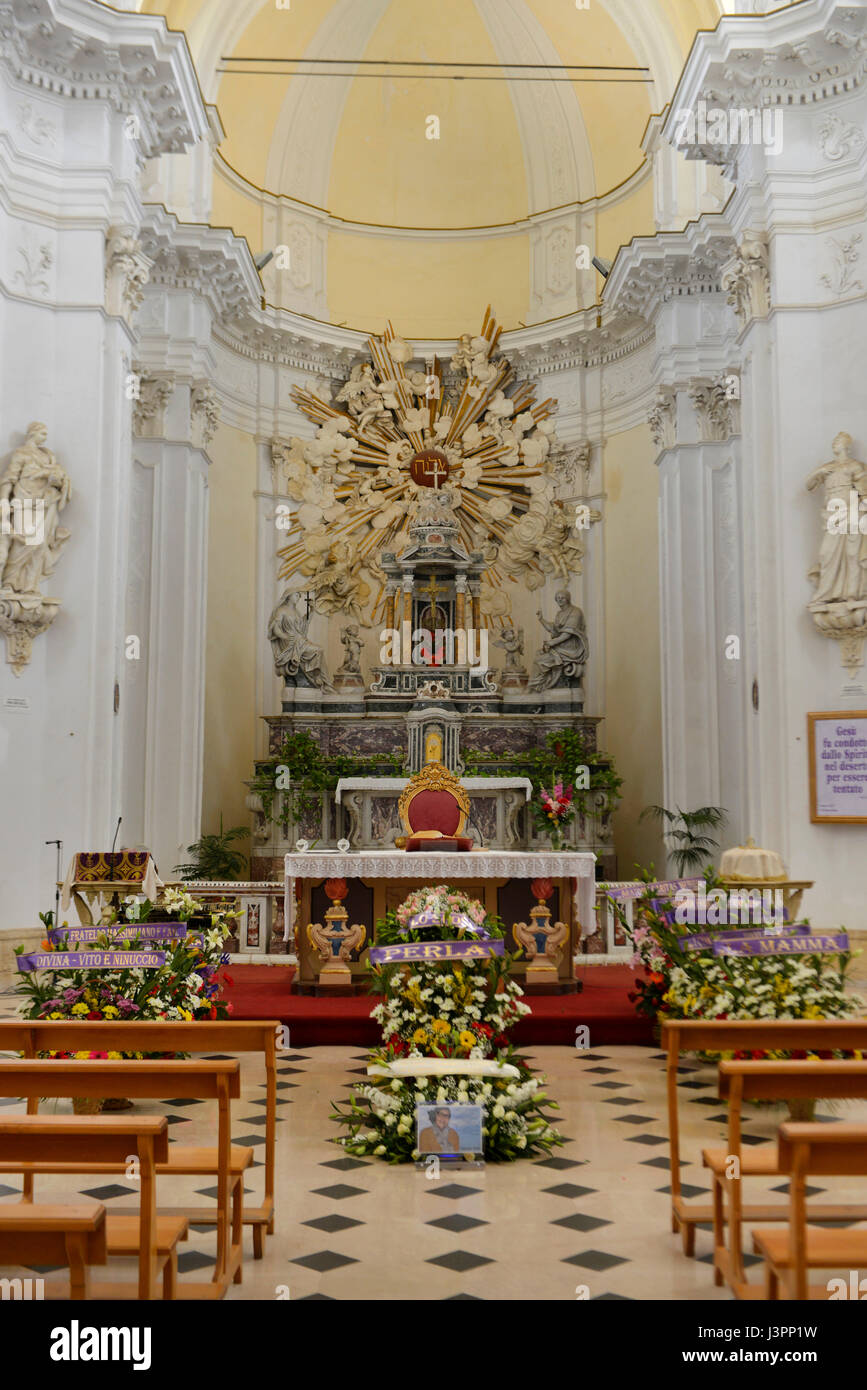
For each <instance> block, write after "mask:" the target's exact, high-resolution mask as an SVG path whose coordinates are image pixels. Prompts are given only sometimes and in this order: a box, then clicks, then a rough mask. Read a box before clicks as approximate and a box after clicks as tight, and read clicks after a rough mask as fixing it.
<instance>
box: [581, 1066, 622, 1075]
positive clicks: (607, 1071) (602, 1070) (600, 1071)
mask: <svg viewBox="0 0 867 1390" xmlns="http://www.w3.org/2000/svg"><path fill="white" fill-rule="evenodd" d="M617 1070H618V1068H617V1067H588V1068H587V1075H588V1076H611V1075H613V1073H614V1072H616V1071H617Z"/></svg>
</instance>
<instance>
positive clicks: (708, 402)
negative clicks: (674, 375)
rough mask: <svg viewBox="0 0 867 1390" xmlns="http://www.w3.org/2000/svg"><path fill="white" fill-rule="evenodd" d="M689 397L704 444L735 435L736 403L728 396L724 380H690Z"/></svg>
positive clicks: (701, 378) (738, 422) (697, 378)
mask: <svg viewBox="0 0 867 1390" xmlns="http://www.w3.org/2000/svg"><path fill="white" fill-rule="evenodd" d="M688 393H689V398H690V400H691V401H692V404H693V408H694V409H695V413H696V418H697V420H698V427H699V434H700V437H701V439H702V440H703V441H713V440H725V439H729V438H730V437H731V436H732V435H733V434H736V433H737V432H738V430H739V428H740V420H739V411H738V402H737V400H736V398H734V397H732V396H731V394H730V392H729V385H728V380H727V378H726V377H725V376H723V377H720V378H718V379H717V380H715V381H712V380H710V379H709V378H707V377H693V378H692V380H691V381H690V383H689V387H688Z"/></svg>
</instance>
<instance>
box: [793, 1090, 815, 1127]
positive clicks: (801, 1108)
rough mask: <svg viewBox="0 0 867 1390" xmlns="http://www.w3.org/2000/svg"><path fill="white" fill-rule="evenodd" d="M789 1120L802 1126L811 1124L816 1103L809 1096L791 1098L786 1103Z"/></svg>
mask: <svg viewBox="0 0 867 1390" xmlns="http://www.w3.org/2000/svg"><path fill="white" fill-rule="evenodd" d="M786 1105H787V1106H788V1109H789V1119H790V1120H794V1121H796V1122H800V1123H802V1124H812V1123H813V1121H814V1120H815V1118H816V1102H815V1100H813V1099H811V1098H810V1097H809V1096H793V1097H792V1099H791V1100H787V1101H786Z"/></svg>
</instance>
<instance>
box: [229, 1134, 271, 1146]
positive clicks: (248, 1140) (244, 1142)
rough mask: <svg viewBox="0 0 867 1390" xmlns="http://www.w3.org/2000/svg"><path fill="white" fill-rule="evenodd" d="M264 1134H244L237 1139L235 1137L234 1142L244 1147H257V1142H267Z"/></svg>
mask: <svg viewBox="0 0 867 1390" xmlns="http://www.w3.org/2000/svg"><path fill="white" fill-rule="evenodd" d="M267 1142H268V1141H267V1140H266V1138H265V1136H264V1134H242V1135H240V1136H239V1137H238V1138H237V1139H235V1138H234V1137H233V1139H232V1143H233V1144H238V1145H239V1146H240V1147H241V1148H242V1149H255V1147H256V1145H257V1144H266V1143H267Z"/></svg>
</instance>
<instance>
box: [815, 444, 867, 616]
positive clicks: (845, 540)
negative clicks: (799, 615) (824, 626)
mask: <svg viewBox="0 0 867 1390" xmlns="http://www.w3.org/2000/svg"><path fill="white" fill-rule="evenodd" d="M832 448H833V450H834V457H833V459H831V460H830V462H829V463H823V464H821V466H820V467H819V468H817V469H816V470H815V471H814V472H813V473H811V474H810V476H809V478H808V479H807V490H808V491H809V492H813V491H814V490H815V489H816V488H817V487H821V488H822V489H823V495H824V510H823V513H822V523H823V536H822V544H821V546H820V548H819V557H818V559H817V561H816V563H815V564H814V565H812V566H811V568H810V569H809V570H808V571H807V573H808V575H809V577H810V579H812V580H813V582H814V584H815V585H816V592H815V593H814V595H813V603H814V604H818V603H833V602H835V601H838V600H849V599H864V598H867V536H864V535H862V534H861V531H860V529H856V530H855V531H854V533H853V532H852V530H851V529H850V527H849V525H848V520H849V516H850V508H851V506H852V501H853V494H854V495H855V498H856V499H857V500H856V503H855V514H856V515H860V513H859V511H858V506H859V504H860V502H861V501H862V500H867V466H865V465H864V464H863V463H860V462H859V461H858V459H853V457H852V454H851V448H852V439H851V436H850V435H848V434H845V433H841V434H838V435H837V437H836V439H835V440H834V443H833V446H832ZM840 518H842V523H841V521H840ZM844 526H845V529H843V528H844ZM811 607H812V605H811Z"/></svg>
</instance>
